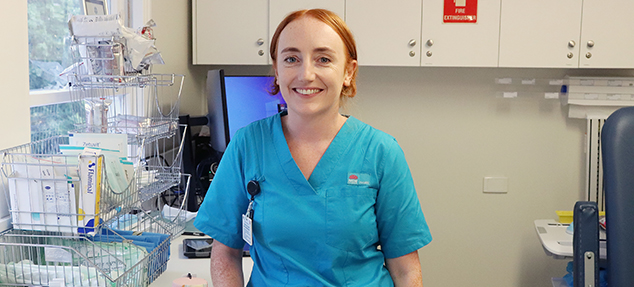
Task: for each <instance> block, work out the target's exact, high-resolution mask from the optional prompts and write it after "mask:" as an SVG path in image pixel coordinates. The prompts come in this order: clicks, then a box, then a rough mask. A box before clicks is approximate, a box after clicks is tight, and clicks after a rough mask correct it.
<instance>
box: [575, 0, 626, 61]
mask: <svg viewBox="0 0 634 287" xmlns="http://www.w3.org/2000/svg"><path fill="white" fill-rule="evenodd" d="M633 13H634V1H632V0H610V1H605V0H584V1H583V19H582V21H581V23H582V24H581V25H582V26H581V42H580V51H581V55H580V56H579V67H581V68H634V17H633Z"/></svg>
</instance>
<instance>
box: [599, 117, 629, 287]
mask: <svg viewBox="0 0 634 287" xmlns="http://www.w3.org/2000/svg"><path fill="white" fill-rule="evenodd" d="M601 151H602V155H603V174H604V176H603V179H604V184H605V198H606V203H605V212H606V233H607V235H606V236H607V249H608V254H607V256H608V260H607V261H608V262H607V279H608V286H634V107H627V108H621V109H619V110H617V111H616V112H614V113H613V114H612V115H610V117H608V119H607V120H606V121H605V125H604V126H603V129H602V131H601Z"/></svg>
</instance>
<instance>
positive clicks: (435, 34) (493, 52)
mask: <svg viewBox="0 0 634 287" xmlns="http://www.w3.org/2000/svg"><path fill="white" fill-rule="evenodd" d="M444 2H446V1H439V0H435V1H423V28H422V29H423V34H422V43H421V44H422V55H421V62H422V66H454V67H457V66H459V67H497V65H498V39H499V34H500V0H480V1H477V6H476V7H472V4H473V3H474V2H476V1H472V0H461V1H460V0H456V1H451V2H453V3H454V4H453V5H455V6H458V7H455V8H454V9H451V10H452V11H449V12H450V13H447V12H445V10H444V9H445V6H444ZM526 2H531V1H526ZM462 5H467V7H466V8H462V7H460V6H462ZM448 8H449V7H448ZM473 8H476V14H475V15H476V16H477V17H476V18H475V23H473V22H471V23H468V22H463V23H447V22H446V21H448V20H449V19H451V18H445V17H444V16H445V14H447V15H448V16H451V15H458V17H457V19H459V21H464V19H461V18H460V15H461V11H460V9H467V11H469V10H472V9H473ZM456 9H457V10H456ZM467 14H468V15H473V14H471V13H467ZM454 19H455V18H454Z"/></svg>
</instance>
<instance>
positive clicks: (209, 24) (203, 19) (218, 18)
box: [192, 0, 269, 65]
mask: <svg viewBox="0 0 634 287" xmlns="http://www.w3.org/2000/svg"><path fill="white" fill-rule="evenodd" d="M192 5H193V18H194V19H193V28H192V29H193V33H192V34H193V36H192V38H193V45H192V46H193V47H192V49H193V57H192V58H193V59H192V60H193V63H194V64H235V65H239V64H245V65H257V64H262V65H266V64H267V63H268V58H269V56H268V46H269V45H268V33H267V32H268V31H267V27H268V14H267V9H268V2H267V1H264V0H232V1H226V0H195V1H193V4H192Z"/></svg>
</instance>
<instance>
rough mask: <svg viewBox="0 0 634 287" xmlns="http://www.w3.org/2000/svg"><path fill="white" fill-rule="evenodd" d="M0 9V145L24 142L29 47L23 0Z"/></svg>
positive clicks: (0, 206) (3, 222)
mask: <svg viewBox="0 0 634 287" xmlns="http://www.w3.org/2000/svg"><path fill="white" fill-rule="evenodd" d="M2 5H3V8H2V9H0V27H3V29H2V30H0V38H1V39H2V45H0V55H2V69H0V87H2V89H0V134H1V135H2V136H0V149H4V148H7V147H11V146H16V145H19V144H23V143H27V142H28V141H29V137H30V134H31V124H30V117H29V115H30V113H29V56H28V52H29V47H28V32H27V21H26V20H27V14H26V7H27V6H26V1H11V2H7V3H3V4H2ZM7 216H8V209H7V205H6V200H5V195H4V194H2V191H0V231H1V230H5V229H6V227H8V218H7Z"/></svg>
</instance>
